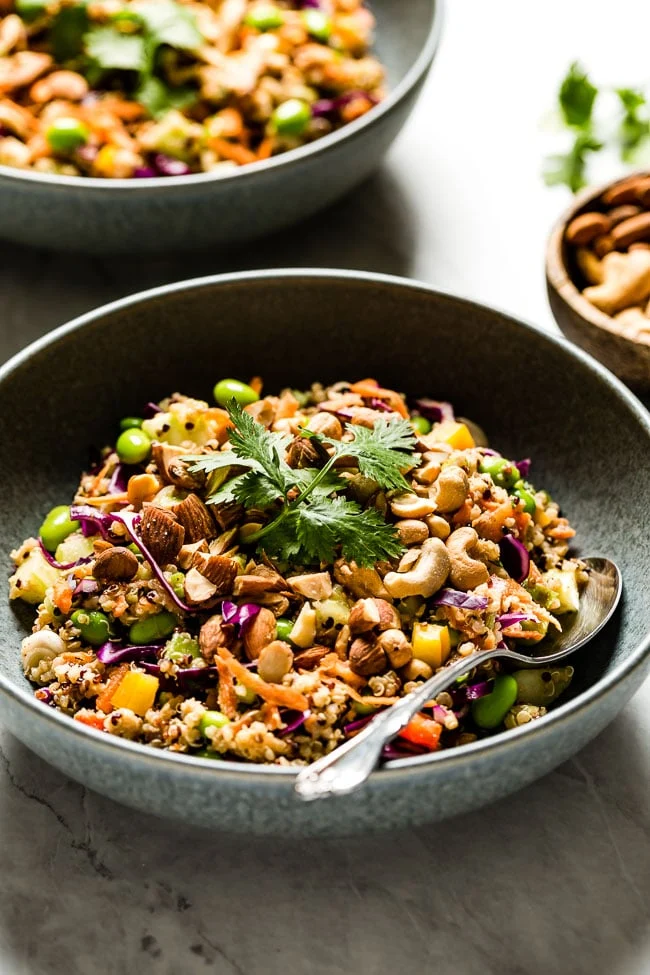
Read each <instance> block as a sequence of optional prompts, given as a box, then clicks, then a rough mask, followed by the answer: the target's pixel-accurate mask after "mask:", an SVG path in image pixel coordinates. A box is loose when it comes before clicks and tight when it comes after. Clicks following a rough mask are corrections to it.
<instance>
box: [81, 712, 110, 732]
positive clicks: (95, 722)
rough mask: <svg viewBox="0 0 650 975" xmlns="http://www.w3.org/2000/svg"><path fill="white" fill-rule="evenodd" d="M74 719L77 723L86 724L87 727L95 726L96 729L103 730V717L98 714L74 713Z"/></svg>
mask: <svg viewBox="0 0 650 975" xmlns="http://www.w3.org/2000/svg"><path fill="white" fill-rule="evenodd" d="M74 719H75V721H78V722H79V724H85V725H88V727H89V728H96V729H97V731H103V730H104V719H103V718H102V717H101V716H100V715H99V714H75V716H74Z"/></svg>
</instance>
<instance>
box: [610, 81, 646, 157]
mask: <svg viewBox="0 0 650 975" xmlns="http://www.w3.org/2000/svg"><path fill="white" fill-rule="evenodd" d="M616 94H617V95H618V97H619V99H620V102H621V105H622V107H623V118H622V119H621V123H620V126H619V133H618V134H619V140H620V143H621V158H622V159H623V161H624V162H630V161H631V160H632V159H633V157H634V153H635V151H636V150H637V149H638V148H639V146H640V145H641V143H643V142H645V140H646V139H647V138H648V136H649V135H650V119H648V115H647V112H644V114H643V115H642V114H641V110H642V109H646V107H647V100H646V97H645V95H644V94H643V92H642V91H639V90H638V89H637V88H617V89H616Z"/></svg>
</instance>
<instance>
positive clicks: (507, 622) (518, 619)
mask: <svg viewBox="0 0 650 975" xmlns="http://www.w3.org/2000/svg"><path fill="white" fill-rule="evenodd" d="M497 621H498V622H499V623H500V624H501V626H502V627H503V628H504V629H506V628H507V627H508V626H515V624H517V623H527V622H529V621H530V622H531V623H537V622H539V621H538V619H537V617H536V616H531V615H530V614H529V613H503V614H502V615H501V616H497Z"/></svg>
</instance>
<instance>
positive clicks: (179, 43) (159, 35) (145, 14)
mask: <svg viewBox="0 0 650 975" xmlns="http://www.w3.org/2000/svg"><path fill="white" fill-rule="evenodd" d="M133 9H134V10H135V12H136V13H137V15H138V16H139V17H140V18H141V20H142V21H143V23H144V25H145V27H146V30H147V32H148V34H149V36H150V38H151V40H152V41H153V42H154V44H155V45H160V44H168V45H169V46H170V47H176V48H180V49H181V50H187V51H192V50H194V49H195V48H197V47H200V46H201V44H202V43H203V35H202V34H201V32H200V30H199V28H198V27H197V24H196V18H195V16H194V14H193V13H192V12H191V11H190V10H188V9H187V8H186V7H182V6H181V5H180V4H179V3H175V2H174V0H142V2H141V3H135V4H133Z"/></svg>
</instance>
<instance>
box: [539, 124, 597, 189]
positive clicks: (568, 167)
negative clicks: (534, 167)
mask: <svg viewBox="0 0 650 975" xmlns="http://www.w3.org/2000/svg"><path fill="white" fill-rule="evenodd" d="M602 148H603V146H602V143H601V142H598V140H597V139H595V138H594V137H593V136H592V135H590V134H589V133H586V132H580V133H579V134H578V135H577V136H576V138H575V141H574V143H573V146H572V147H571V149H570V150H569V152H567V153H566V154H565V155H555V156H549V157H548V158H547V160H546V165H545V169H544V182H545V183H546V185H547V186H560V185H562V186H568V187H569V189H570V190H571V192H572V193H577V192H578V190H580V189H582V187H583V186H585V185H586V182H587V181H586V179H585V169H586V165H587V154H588V153H589V152H598V151H599V150H600V149H602Z"/></svg>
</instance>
